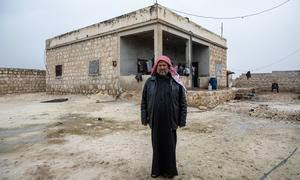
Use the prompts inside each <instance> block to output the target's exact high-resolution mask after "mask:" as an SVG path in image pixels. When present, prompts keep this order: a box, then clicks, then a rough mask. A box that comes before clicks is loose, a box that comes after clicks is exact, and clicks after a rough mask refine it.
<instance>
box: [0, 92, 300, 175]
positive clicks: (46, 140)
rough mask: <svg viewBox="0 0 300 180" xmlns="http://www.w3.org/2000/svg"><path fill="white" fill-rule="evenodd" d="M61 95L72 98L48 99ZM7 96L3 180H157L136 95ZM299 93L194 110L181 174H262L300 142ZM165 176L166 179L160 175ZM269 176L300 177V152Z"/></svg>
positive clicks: (0, 99)
mask: <svg viewBox="0 0 300 180" xmlns="http://www.w3.org/2000/svg"><path fill="white" fill-rule="evenodd" d="M55 98H68V99H69V100H68V101H66V102H59V103H40V102H41V101H46V100H51V99H55ZM131 99H133V100H128V99H122V98H121V99H119V100H117V101H116V100H115V99H113V98H111V97H109V96H105V95H93V96H80V95H78V96H75V95H67V96H50V95H46V94H44V93H36V94H22V95H6V96H0V119H1V121H0V179H151V178H150V170H151V156H152V150H151V138H150V130H149V128H148V127H144V126H141V125H140V114H139V109H140V106H139V102H138V101H136V99H135V98H131ZM299 116H300V99H299V94H291V93H279V94H275V93H274V94H271V93H265V94H260V95H258V98H257V99H256V100H252V101H251V100H247V101H236V100H233V101H230V102H226V103H224V104H222V105H219V106H217V107H216V108H214V109H212V110H210V111H203V110H199V109H196V108H192V107H189V108H188V119H187V127H185V128H181V129H179V130H178V134H177V135H178V144H177V166H178V171H179V176H177V177H176V178H175V179H259V178H261V177H262V176H263V175H264V173H267V172H268V171H270V170H271V169H272V168H274V167H276V165H278V164H279V163H280V162H282V161H284V160H285V159H286V158H287V157H288V156H289V155H291V154H292V152H293V151H294V150H295V148H297V147H298V148H299V147H300V136H299V134H300V121H299ZM159 179H163V178H159ZM266 179H300V150H296V152H295V153H293V154H292V155H291V156H290V158H289V159H288V160H286V162H285V163H284V164H282V165H280V166H279V167H277V168H276V169H274V170H273V171H272V172H271V173H270V174H269V175H268V176H267V177H266Z"/></svg>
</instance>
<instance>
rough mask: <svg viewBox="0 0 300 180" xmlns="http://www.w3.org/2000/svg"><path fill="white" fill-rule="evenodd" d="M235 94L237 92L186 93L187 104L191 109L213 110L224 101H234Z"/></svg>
mask: <svg viewBox="0 0 300 180" xmlns="http://www.w3.org/2000/svg"><path fill="white" fill-rule="evenodd" d="M236 92H237V90H218V91H188V92H187V103H188V105H189V106H193V107H199V106H205V107H208V108H214V107H216V106H217V105H219V104H221V103H223V102H225V101H228V100H231V99H234V98H235V94H236Z"/></svg>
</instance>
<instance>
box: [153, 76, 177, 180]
mask: <svg viewBox="0 0 300 180" xmlns="http://www.w3.org/2000/svg"><path fill="white" fill-rule="evenodd" d="M170 78H171V77H170V76H160V75H157V91H156V97H155V102H154V119H153V125H152V126H153V127H152V130H151V139H152V148H153V159H152V174H155V175H168V176H176V175H178V172H177V167H176V141H177V136H176V130H173V129H171V122H170V121H171V113H172V108H171V107H172V106H171V101H172V100H171V85H170Z"/></svg>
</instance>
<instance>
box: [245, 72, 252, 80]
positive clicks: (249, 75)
mask: <svg viewBox="0 0 300 180" xmlns="http://www.w3.org/2000/svg"><path fill="white" fill-rule="evenodd" d="M246 77H247V80H248V79H249V78H251V72H250V71H248V72H247V73H246Z"/></svg>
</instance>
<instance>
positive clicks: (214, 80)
mask: <svg viewBox="0 0 300 180" xmlns="http://www.w3.org/2000/svg"><path fill="white" fill-rule="evenodd" d="M209 83H210V84H211V87H212V89H213V90H216V89H217V87H218V82H217V78H216V77H211V78H210V80H209Z"/></svg>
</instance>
